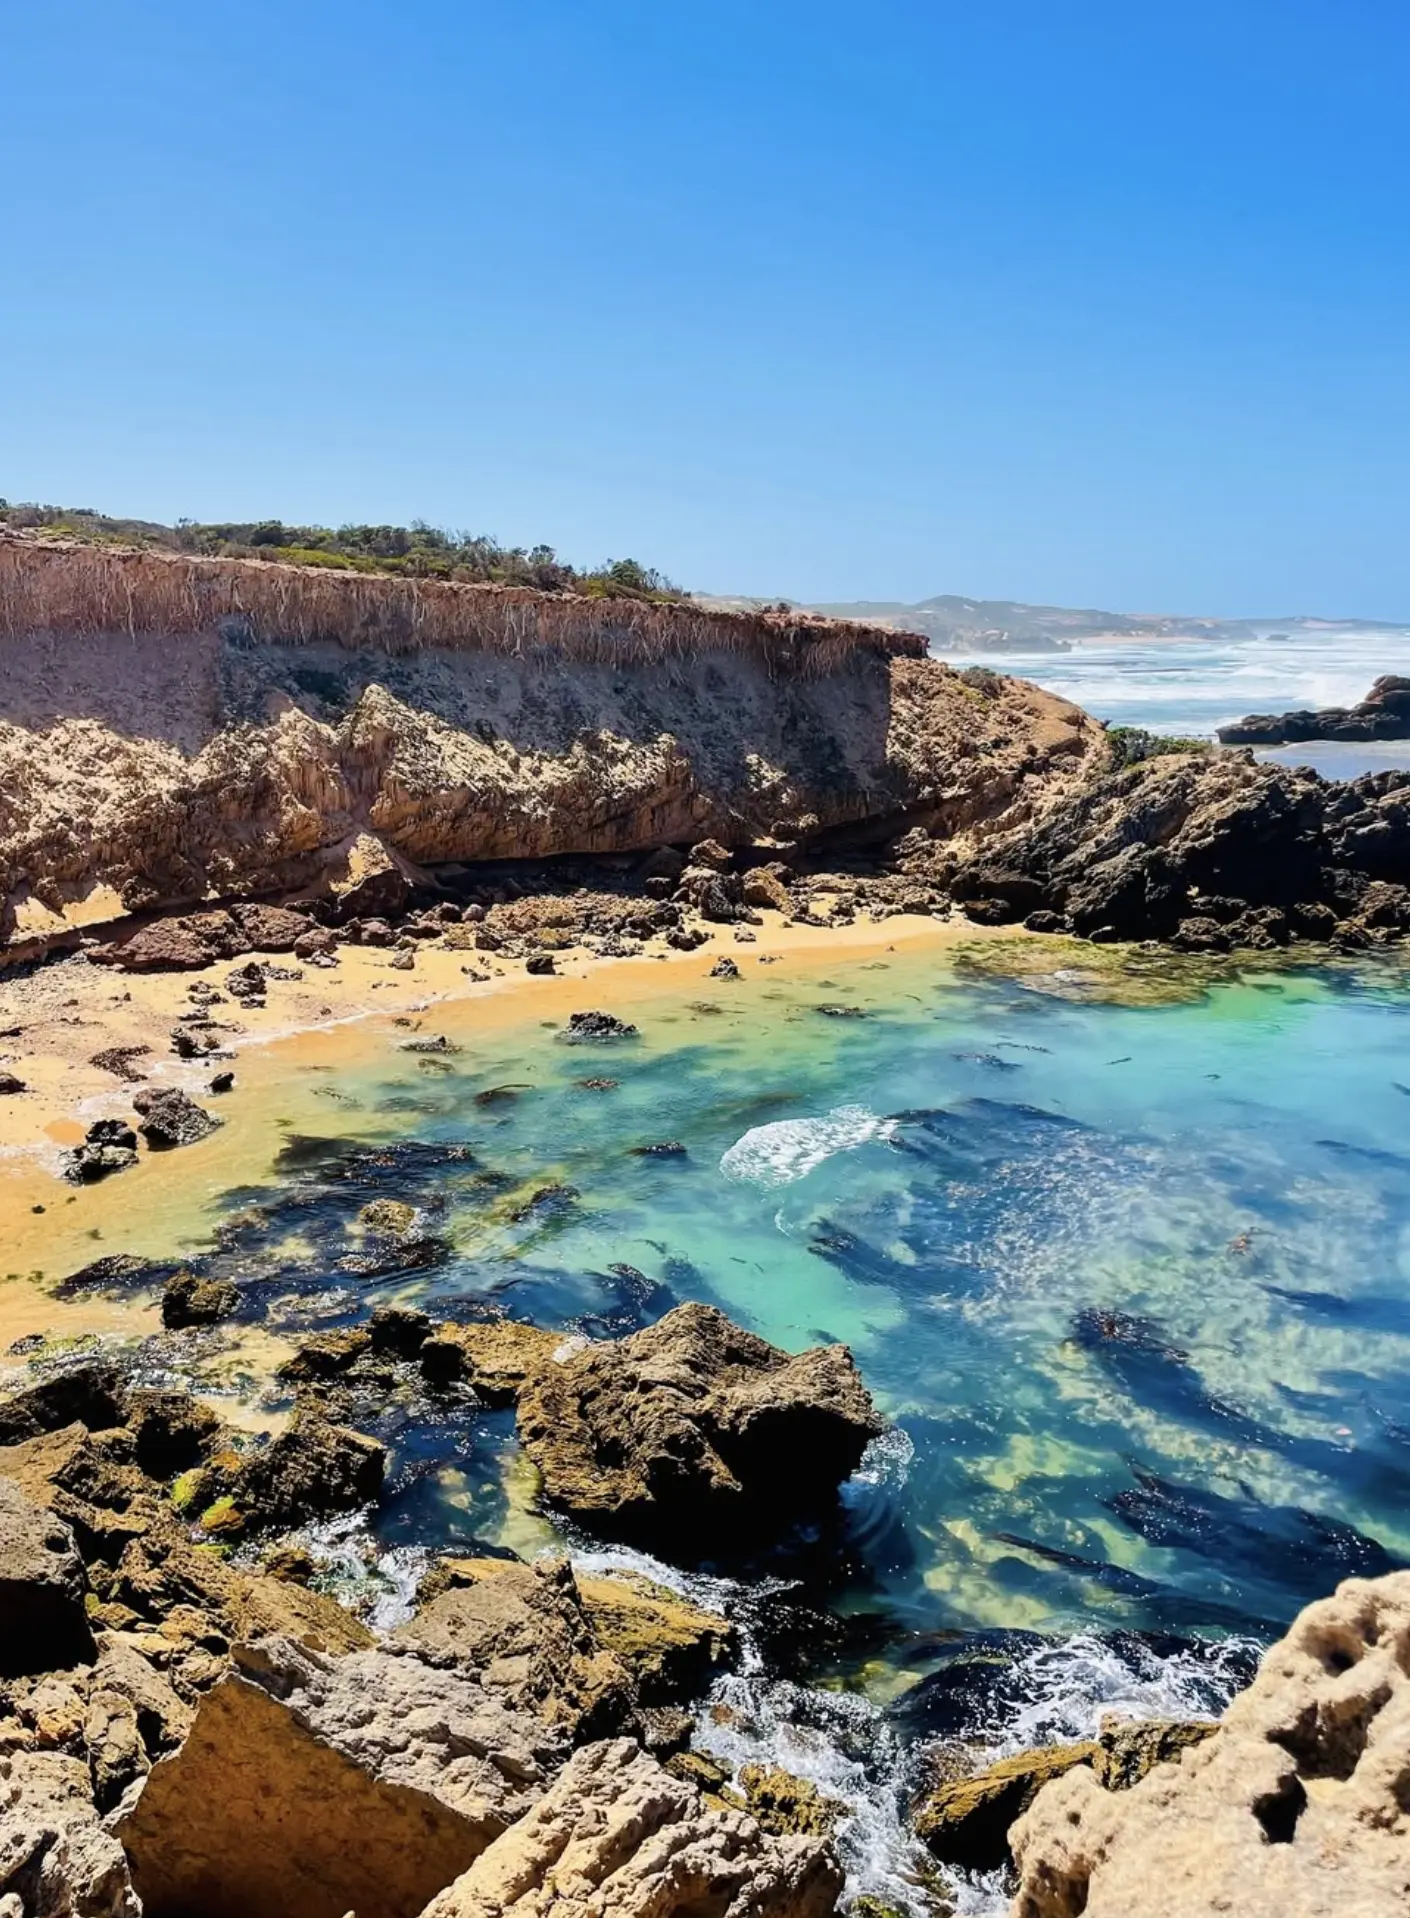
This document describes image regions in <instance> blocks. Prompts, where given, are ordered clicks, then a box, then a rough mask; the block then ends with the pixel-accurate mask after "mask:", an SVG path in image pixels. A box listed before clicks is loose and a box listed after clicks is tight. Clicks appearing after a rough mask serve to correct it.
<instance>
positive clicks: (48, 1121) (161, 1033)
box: [0, 913, 1025, 1370]
mask: <svg viewBox="0 0 1410 1918" xmlns="http://www.w3.org/2000/svg"><path fill="white" fill-rule="evenodd" d="M764 919H765V923H764V924H762V925H760V926H759V927H758V928H756V929H755V930H756V938H755V941H754V943H752V944H737V943H736V942H735V940H734V938H733V937H732V935H731V934H730V932H729V931H728V930H721V931H720V932H717V933H716V935H715V937H714V938H713V939H711V940H710V942H709V943H708V944H706V945H704V946H701V947H699V948H697V950H695V951H694V952H688V953H682V952H677V951H675V950H673V949H672V948H669V947H666V946H664V945H663V946H662V947H660V949H659V950H656V951H652V950H650V949H648V951H647V953H645V954H643V956H641V957H639V958H633V959H603V958H599V957H597V956H595V955H592V954H589V953H587V952H583V951H570V952H566V953H560V954H557V955H555V959H556V964H557V968H558V969H557V971H556V972H555V973H554V974H550V975H547V976H542V977H540V976H534V975H530V974H528V973H526V972H525V970H524V964H523V961H521V960H508V959H502V958H501V957H500V956H499V955H497V954H491V953H467V952H464V951H449V950H443V949H439V948H432V947H431V946H429V945H423V946H422V947H420V948H419V949H418V950H417V953H416V966H415V970H414V971H412V972H401V971H398V970H396V969H394V968H393V967H391V966H390V964H389V961H390V958H391V956H392V955H391V953H390V952H389V951H387V950H386V949H379V948H363V947H355V946H354V947H344V948H342V949H341V950H340V952H339V964H338V965H337V966H336V967H332V968H329V969H326V970H324V969H320V968H317V967H312V966H304V967H302V968H301V970H302V972H303V978H302V979H300V980H271V981H270V983H269V987H268V995H267V1004H266V1005H265V1006H264V1007H262V1008H257V1009H250V1010H247V1009H246V1008H244V1007H242V1006H239V1005H236V1004H235V1003H234V1002H233V1001H231V1000H229V999H228V998H227V999H226V1002H225V1003H224V1004H221V1005H216V1006H214V1007H213V1008H212V1013H213V1016H214V1017H215V1018H216V1019H218V1020H220V1021H222V1022H223V1023H225V1024H228V1026H229V1027H230V1028H231V1030H229V1031H228V1032H222V1033H221V1034H220V1035H219V1036H220V1038H221V1040H222V1044H223V1045H224V1046H225V1047H226V1048H227V1049H228V1050H229V1051H231V1052H233V1053H234V1055H235V1056H234V1057H233V1058H232V1059H219V1060H196V1061H191V1062H183V1061H181V1060H178V1059H177V1058H176V1057H174V1055H173V1054H172V1053H171V1052H170V1050H169V1046H170V1036H169V1035H170V1032H171V1029H172V1027H173V1026H174V1025H175V1024H176V1021H177V1019H178V1016H179V1015H180V1014H181V1013H182V1012H186V1011H189V1010H190V1009H191V1006H192V1003H193V1002H192V1000H191V999H190V997H189V989H190V987H191V985H192V984H193V983H194V982H195V981H196V980H198V979H202V980H204V981H206V982H207V983H208V984H211V985H214V986H215V987H216V988H217V989H218V990H220V991H222V992H224V990H225V987H224V978H225V975H226V974H227V973H229V972H230V971H231V970H232V969H233V966H234V965H235V964H243V963H244V961H236V962H231V961H224V962H221V963H219V964H216V965H214V966H210V967H207V968H205V969H204V970H203V971H200V972H182V973H153V974H125V973H117V972H113V971H111V970H109V969H107V968H104V967H100V966H93V965H90V964H89V963H88V962H87V961H86V960H84V959H82V958H74V959H69V960H64V961H61V962H59V963H56V964H52V965H49V966H46V967H43V968H41V969H40V970H38V971H37V972H35V973H34V974H32V975H30V976H29V977H28V978H17V979H10V980H3V981H0V1034H3V1036H2V1037H0V1066H2V1067H4V1069H6V1070H9V1071H12V1072H15V1073H17V1074H18V1075H19V1076H20V1077H21V1078H22V1079H23V1080H24V1081H25V1083H26V1086H27V1088H28V1089H27V1090H26V1091H25V1092H23V1093H18V1094H13V1095H10V1096H7V1097H4V1098H0V1220H3V1223H4V1239H3V1247H4V1250H3V1256H0V1360H2V1359H3V1356H4V1355H5V1354H6V1353H7V1352H8V1351H9V1348H10V1346H11V1345H12V1344H13V1342H14V1341H15V1340H16V1339H21V1338H25V1337H27V1336H29V1335H31V1334H33V1333H36V1332H39V1333H42V1334H44V1335H45V1337H46V1338H48V1339H50V1340H55V1339H68V1338H77V1337H83V1336H85V1335H88V1334H97V1335H99V1336H102V1335H114V1334H118V1335H120V1334H123V1333H126V1334H128V1335H134V1334H135V1335H137V1336H142V1335H143V1334H145V1333H149V1332H153V1331H156V1330H158V1329H159V1325H158V1320H157V1316H156V1307H155V1305H154V1304H153V1302H152V1301H151V1300H150V1299H148V1300H138V1301H133V1302H124V1301H115V1300H113V1299H111V1298H90V1299H80V1300H74V1301H72V1302H69V1301H62V1300H58V1299H55V1298H54V1297H53V1296H52V1295H51V1291H50V1288H51V1287H52V1286H53V1285H55V1284H56V1283H57V1282H58V1281H60V1280H61V1279H63V1278H65V1277H66V1276H68V1275H69V1274H70V1273H72V1272H74V1271H77V1270H78V1269H79V1268H80V1267H82V1266H84V1265H86V1264H88V1263H90V1262H91V1261H92V1260H94V1259H97V1258H100V1257H102V1256H104V1255H105V1254H110V1253H129V1254H135V1255H137V1256H145V1257H152V1258H156V1257H162V1258H171V1257H175V1256H179V1255H180V1253H181V1251H182V1250H183V1248H184V1247H186V1246H190V1247H191V1248H192V1249H194V1248H195V1246H196V1245H198V1244H199V1243H201V1242H202V1241H203V1240H204V1238H205V1236H206V1234H207V1233H208V1231H209V1230H210V1228H211V1226H212V1225H213V1223H214V1222H215V1218H216V1210H215V1201H216V1199H217V1197H218V1196H219V1195H221V1194H224V1193H228V1192H229V1191H230V1189H231V1188H232V1187H235V1186H238V1185H241V1184H244V1183H253V1182H257V1181H258V1180H260V1179H261V1178H264V1177H266V1176H267V1175H268V1172H269V1169H270V1165H271V1162H272V1159H273V1156H274V1154H275V1152H276V1151H277V1149H278V1146H279V1143H280V1139H281V1133H282V1131H283V1130H284V1129H285V1128H287V1127H289V1126H291V1125H294V1126H297V1125H299V1124H300V1123H301V1122H302V1124H303V1126H304V1127H307V1126H310V1125H312V1126H316V1129H317V1130H318V1131H320V1132H321V1133H325V1134H326V1133H339V1132H346V1133H348V1134H350V1135H351V1134H354V1133H358V1132H361V1131H364V1130H365V1129H366V1115H365V1114H349V1113H344V1112H341V1111H340V1109H339V1106H338V1104H337V1102H336V1100H335V1099H333V1098H330V1097H329V1096H328V1095H329V1094H330V1093H331V1092H333V1091H334V1089H335V1087H334V1085H333V1084H332V1083H330V1081H333V1080H334V1079H335V1075H337V1074H338V1073H339V1072H341V1071H345V1070H348V1069H350V1068H354V1067H356V1066H357V1065H358V1064H359V1063H362V1062H365V1061H367V1060H369V1059H373V1058H375V1057H377V1056H379V1055H381V1054H383V1053H385V1052H386V1051H387V1050H388V1048H389V1047H390V1046H392V1045H395V1044H398V1043H404V1042H405V1040H406V1039H408V1038H410V1037H412V1036H414V1035H415V1034H416V1033H418V1032H419V1033H421V1034H422V1035H426V1034H433V1033H436V1032H439V1031H440V1030H442V1029H445V1030H446V1031H448V1032H453V1033H454V1035H455V1037H456V1038H457V1039H458V1040H460V1041H461V1042H465V1041H467V1040H468V1041H472V1042H473V1040H474V1038H475V1037H476V1035H478V1034H488V1033H491V1032H502V1031H503V1030H505V1029H506V1028H512V1027H514V1026H516V1025H522V1024H525V1023H527V1022H529V1021H534V1022H538V1021H546V1020H558V1021H561V1020H565V1019H566V1018H567V1017H568V1016H569V1014H570V1013H572V1012H575V1011H579V1010H583V1009H585V1008H587V1007H590V1006H597V1007H601V1008H602V1009H603V1010H605V1011H609V1012H615V1013H616V1014H618V1015H619V1016H621V1017H623V1018H628V1019H633V1018H636V1017H638V1016H639V1015H640V1013H641V1012H642V1009H643V1008H644V1007H645V1006H648V1005H650V1004H653V1003H659V1002H661V1001H664V1000H669V999H672V998H679V997H680V996H681V995H682V994H684V993H687V992H695V991H698V989H699V986H700V983H701V982H702V981H704V980H705V979H707V978H708V976H709V974H710V970H711V968H712V967H713V966H714V965H715V963H716V962H717V961H718V960H719V959H720V958H721V957H724V956H728V957H730V958H732V959H733V960H735V962H736V963H737V964H738V966H739V968H740V971H741V973H742V974H743V975H744V979H745V980H746V981H747V980H748V979H749V977H750V975H751V973H757V972H759V971H760V966H759V962H760V960H761V958H766V957H767V958H769V959H772V960H774V961H775V962H776V965H777V968H778V970H777V971H775V969H774V967H770V968H768V971H767V973H766V974H765V976H769V977H779V976H784V977H786V976H789V975H790V974H792V975H794V976H796V975H797V973H798V972H799V971H800V970H808V971H817V970H820V969H826V968H827V967H829V966H835V965H838V964H843V963H852V962H856V961H864V960H866V959H868V958H871V957H874V956H875V955H877V954H879V953H885V952H888V951H897V950H901V949H903V948H904V949H905V950H906V951H908V952H909V953H911V954H912V955H916V956H919V955H920V954H923V953H925V952H928V951H931V950H933V951H934V952H935V954H936V956H937V958H939V957H940V955H941V954H943V953H946V952H947V951H952V950H953V949H954V948H956V947H957V946H958V945H960V944H962V943H964V944H970V943H972V942H973V941H974V940H975V939H977V938H984V937H1008V938H1012V937H1015V936H1017V937H1024V936H1025V935H1023V934H1021V933H1015V932H1014V931H1013V930H1010V929H1006V930H1005V931H1003V932H994V933H986V932H984V931H982V930H981V929H980V928H979V927H977V926H975V925H973V924H972V923H970V922H969V921H967V920H959V921H954V922H940V921H937V920H935V919H933V918H929V917H925V916H920V915H910V914H907V915H901V916H898V917H895V918H891V919H887V920H885V921H882V922H880V923H874V922H870V921H867V920H862V921H859V922H858V923H856V924H854V925H850V926H837V927H830V926H799V925H795V924H791V923H787V922H785V920H784V919H783V918H782V917H781V916H780V915H778V914H774V913H769V914H765V915H764ZM261 963H273V964H275V965H291V966H292V965H294V964H295V962H292V961H289V960H288V959H287V958H276V959H274V960H273V961H272V962H271V961H262V962H261ZM467 965H468V966H470V967H471V968H472V969H473V970H474V971H478V972H485V973H488V974H489V977H488V978H485V979H483V980H475V979H472V978H469V977H467V976H466V971H465V968H466V967H467ZM17 1028H18V1031H16V1029H17ZM139 1044H145V1045H148V1046H150V1047H151V1051H150V1053H148V1054H145V1055H143V1056H142V1057H140V1058H138V1059H136V1060H135V1061H134V1066H135V1069H136V1070H138V1071H141V1072H142V1073H143V1074H144V1075H145V1077H146V1081H147V1083H149V1084H152V1085H160V1086H167V1085H172V1086H180V1087H181V1088H183V1089H184V1090H185V1091H187V1092H189V1093H190V1094H191V1095H192V1097H194V1098H196V1099H197V1100H198V1101H199V1102H200V1103H201V1104H203V1105H205V1106H206V1107H207V1109H208V1110H210V1111H211V1112H213V1113H216V1114H218V1116H219V1117H220V1118H221V1119H222V1120H223V1122H224V1123H223V1124H222V1126H221V1129H220V1130H219V1131H218V1132H216V1133H215V1134H213V1135H212V1136H211V1137H210V1138H208V1139H206V1140H203V1141H201V1142H200V1143H199V1144H197V1145H192V1146H185V1147H181V1148H179V1149H177V1150H175V1151H171V1152H164V1153H149V1152H147V1151H145V1150H144V1151H143V1153H142V1156H141V1158H140V1160H139V1162H138V1164H137V1165H136V1166H135V1167H133V1168H132V1169H131V1170H130V1171H127V1172H123V1173H119V1174H117V1175H115V1176H114V1177H111V1178H109V1179H107V1180H105V1181H103V1182H101V1183H100V1184H97V1185H93V1186H74V1185H71V1184H69V1183H68V1182H67V1181H66V1180H65V1179H64V1178H63V1177H62V1176H61V1167H62V1153H63V1151H64V1149H65V1148H66V1147H68V1146H70V1145H73V1144H76V1143H77V1142H78V1141H79V1140H80V1139H81V1138H82V1136H83V1132H84V1129H85V1127H86V1126H87V1125H88V1124H89V1123H90V1122H91V1121H92V1120H93V1119H95V1118H102V1117H130V1116H131V1114H132V1103H131V1101H132V1094H133V1092H134V1091H135V1090H136V1089H137V1088H136V1086H135V1085H133V1084H125V1083H123V1082H122V1081H121V1080H120V1079H118V1078H116V1077H115V1076H114V1074H113V1073H111V1072H110V1071H106V1070H104V1069H103V1068H102V1067H98V1066H94V1065H93V1064H92V1063H91V1061H92V1056H93V1054H94V1053H96V1052H98V1051H101V1050H104V1049H107V1048H110V1047H116V1046H132V1045H139ZM222 1068H228V1069H230V1070H232V1071H233V1072H234V1074H235V1088H234V1090H233V1091H231V1092H229V1093H226V1094H224V1095H219V1096H212V1095H210V1094H209V1093H208V1091H207V1088H208V1086H209V1082H210V1079H211V1076H212V1073H213V1072H215V1071H219V1070H221V1069H222ZM233 1336H235V1337H236V1338H237V1340H238V1341H240V1342H248V1341H246V1340H245V1335H243V1334H240V1335H233ZM251 1336H252V1337H253V1338H255V1339H257V1340H258V1342H259V1343H260V1345H261V1348H262V1349H261V1351H260V1352H259V1354H258V1355H257V1357H256V1355H255V1354H254V1352H253V1349H252V1351H251V1355H250V1356H251V1360H252V1362H255V1363H258V1365H259V1369H261V1370H265V1369H267V1368H268V1367H269V1366H270V1365H271V1364H272V1363H275V1362H277V1358H278V1356H280V1355H281V1353H282V1350H283V1348H282V1347H281V1348H280V1351H279V1352H275V1351H274V1350H273V1346H276V1345H278V1341H272V1342H271V1340H270V1338H269V1335H268V1334H263V1333H256V1334H253V1335H251Z"/></svg>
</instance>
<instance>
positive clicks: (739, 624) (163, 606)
mask: <svg viewBox="0 0 1410 1918" xmlns="http://www.w3.org/2000/svg"><path fill="white" fill-rule="evenodd" d="M923 653H924V641H923V640H921V639H919V638H918V637H916V636H915V635H910V634H898V633H892V632H882V631H880V630H877V629H874V628H868V627H865V626H859V625H855V624H851V623H848V622H844V621H833V620H825V619H817V618H800V617H799V616H797V615H794V614H791V613H778V612H773V613H734V614H731V613H720V612H709V611H706V610H704V609H702V608H700V607H697V606H694V605H692V604H689V603H681V604H654V603H652V604H643V603H638V602H630V601H625V602H624V601H620V600H594V599H590V598H587V597H584V596H582V595H577V594H566V593H536V592H532V591H529V590H527V589H521V588H502V587H486V586H472V585H461V584H452V583H444V582H419V581H412V580H403V579H389V578H381V577H372V576H367V575H363V574H348V573H338V572H326V571H319V570H317V569H314V568H311V567H299V566H289V565H282V564H270V563H265V562H259V561H247V560H228V559H227V560H209V559H199V558H193V557H189V556H179V555H172V554H165V553H158V552H151V551H135V550H126V549H115V548H104V547H93V546H83V545H75V544H65V543H63V542H60V541H54V540H37V539H25V538H19V537H13V536H3V537H0V661H3V671H0V947H4V948H9V949H10V951H11V952H15V951H19V950H24V949H26V948H28V949H34V948H36V947H37V946H40V945H43V944H44V943H47V942H49V941H51V940H53V939H54V938H55V937H56V936H62V935H63V934H64V933H65V932H66V931H71V930H72V929H73V928H75V927H77V926H84V925H97V924H101V923H103V922H104V921H110V920H113V919H115V918H119V917H121V916H123V915H125V914H127V913H132V912H139V911H147V910H154V909H160V908H168V907H173V906H187V905H192V904H196V903H198V902H200V901H205V900H213V899H232V898H242V897H249V896H252V895H259V894H266V895H268V894H289V893H297V892H299V891H311V892H317V891H321V890H325V889H326V888H327V887H328V886H330V885H336V884H338V883H340V882H341V881H343V880H346V879H347V877H348V876H349V874H352V875H353V876H354V877H355V876H356V874H357V873H358V872H360V871H363V870H367V869H368V868H369V867H370V868H373V869H375V868H376V867H377V865H378V864H379V863H381V864H383V865H388V864H398V863H400V864H403V865H406V866H411V867H415V868H425V867H428V866H435V865H438V864H443V863H452V862H474V861H480V860H493V859H504V858H530V859H532V858H545V857H551V856H554V855H557V854H566V853H616V852H631V851H637V850H645V849H647V848H650V847H654V846H657V845H660V844H662V843H663V842H667V841H678V842H683V843H689V842H691V841H694V840H699V839H702V838H705V837H711V838H715V839H718V840H720V841H722V842H723V843H724V844H726V845H731V846H738V845H744V844H757V843H759V842H761V841H763V842H765V843H767V842H770V841H783V842H795V841H797V840H799V839H802V840H805V841H806V840H807V839H809V838H814V837H817V836H818V835H821V834H825V833H826V832H827V831H828V830H829V829H832V828H837V827H843V826H857V825H876V826H883V827H884V826H885V825H886V824H887V823H888V822H895V824H896V827H897V830H900V829H901V827H902V826H903V825H904V824H906V823H909V822H915V821H919V822H922V823H925V824H927V825H928V826H929V827H930V828H931V830H932V831H938V832H941V833H945V834H948V833H952V832H956V831H960V830H962V829H964V828H965V827H967V826H969V825H973V824H975V823H978V822H982V821H984V820H987V819H991V818H994V817H996V816H1000V815H1003V816H1005V817H1007V816H1010V815H1011V816H1013V817H1016V818H1017V817H1024V816H1028V815H1030V814H1032V813H1034V812H1035V811H1041V810H1042V809H1043V807H1044V806H1045V805H1046V804H1047V803H1048V801H1049V800H1051V799H1055V798H1057V797H1059V796H1060V795H1061V794H1063V793H1065V792H1067V791H1069V790H1071V789H1072V788H1073V787H1075V786H1076V785H1079V784H1081V783H1082V781H1083V780H1084V779H1085V778H1086V777H1087V776H1089V775H1090V773H1091V772H1092V771H1093V770H1094V769H1095V768H1097V767H1099V766H1100V765H1102V764H1104V763H1105V757H1106V752H1107V748H1106V744H1105V736H1104V734H1103V731H1102V729H1101V727H1100V726H1098V725H1097V724H1096V722H1095V721H1093V720H1091V719H1089V718H1088V717H1087V716H1086V715H1085V714H1084V713H1082V712H1081V711H1080V710H1079V709H1078V708H1076V707H1074V706H1072V705H1070V704H1068V703H1067V702H1066V701H1064V700H1061V699H1058V698H1056V697H1055V696H1053V695H1051V694H1048V693H1044V692H1042V691H1040V690H1039V689H1038V688H1036V687H1034V686H1031V685H1028V684H1026V683H1025V682H1023V681H1019V680H1011V679H1002V678H999V677H998V676H997V675H993V674H985V675H984V676H983V677H984V682H985V683H984V685H983V687H982V688H980V687H978V686H977V685H976V684H975V683H974V682H973V678H972V676H967V675H965V674H963V673H957V672H955V671H953V670H952V669H950V668H949V667H946V666H943V665H941V664H939V663H938V662H934V661H931V660H929V659H926V658H925V657H923Z"/></svg>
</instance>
